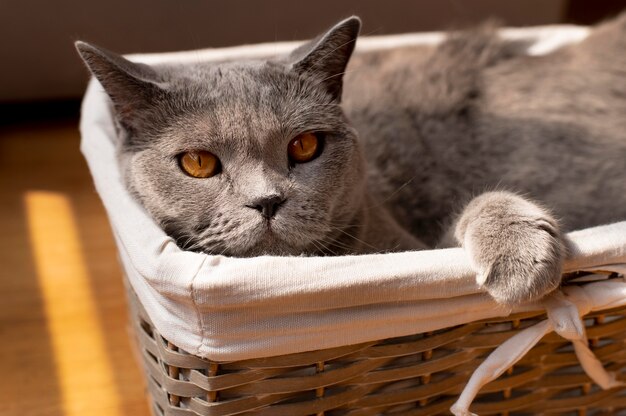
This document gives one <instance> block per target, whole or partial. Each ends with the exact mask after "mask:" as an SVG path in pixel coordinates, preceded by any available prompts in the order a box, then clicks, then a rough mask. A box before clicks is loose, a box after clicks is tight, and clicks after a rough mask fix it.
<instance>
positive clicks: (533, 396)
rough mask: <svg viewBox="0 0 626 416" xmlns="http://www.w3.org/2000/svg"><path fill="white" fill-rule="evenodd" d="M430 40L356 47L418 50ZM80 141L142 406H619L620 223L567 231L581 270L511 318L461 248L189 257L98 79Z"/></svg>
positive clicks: (188, 415) (194, 55)
mask: <svg viewBox="0 0 626 416" xmlns="http://www.w3.org/2000/svg"><path fill="white" fill-rule="evenodd" d="M507 33H508V35H509V36H512V37H513V38H516V39H517V38H519V37H520V36H522V35H523V37H524V38H526V37H528V39H529V40H531V41H532V40H533V39H535V40H536V39H543V41H541V42H538V43H536V44H534V46H537V48H535V49H536V51H535V52H539V51H543V52H546V51H547V50H549V49H550V48H554V47H555V45H558V44H560V43H559V42H560V41H562V40H563V39H564V38H566V39H568V42H571V41H576V40H580V39H582V38H584V36H586V34H587V31H586V30H584V29H583V28H564V29H559V28H556V29H555V28H546V29H542V28H538V29H532V30H530V29H529V30H527V29H520V30H519V31H516V30H513V31H509V32H503V34H507ZM564 34H565V35H567V36H563V35H564ZM436 35H437V34H434V35H433V34H425V35H408V36H394V37H382V38H378V39H375V38H370V39H367V41H365V42H362V43H361V44H362V45H363V44H365V46H367V47H370V48H379V47H393V46H398V45H406V44H412V43H414V42H419V43H420V44H424V43H426V44H430V43H432V41H436V40H437V39H441V36H436ZM559 39H560V40H559ZM542 42H543V43H542ZM279 47H280V48H282V50H283V51H287V50H291V49H292V48H293V47H294V45H293V44H282V45H278V44H269V45H258V46H257V47H249V48H248V47H245V48H234V49H232V50H230V49H228V50H226V49H225V50H213V51H212V50H208V51H203V52H202V51H201V52H195V51H194V52H189V53H184V52H183V53H179V54H173V55H168V56H162V55H154V56H142V57H136V58H139V59H140V60H142V61H144V62H161V61H162V59H170V60H172V59H173V60H175V61H180V62H183V61H184V60H193V61H196V60H197V59H199V57H200V56H202V57H203V59H224V58H227V57H242V56H243V57H252V56H266V55H267V54H269V53H278V50H277V48H279ZM81 133H82V137H83V142H82V144H81V148H82V151H83V153H84V154H85V157H86V159H87V162H88V164H89V167H90V169H91V171H92V174H93V177H94V181H95V184H96V188H97V190H98V193H99V194H100V196H101V197H102V200H103V203H104V205H105V208H106V210H107V213H108V215H109V219H110V222H111V225H112V228H113V231H114V235H115V237H116V239H117V242H118V247H119V252H120V259H121V261H122V264H123V267H124V269H125V272H126V275H127V280H128V284H127V288H128V295H129V296H128V297H129V304H130V305H131V322H132V326H133V329H134V333H135V335H136V338H137V341H138V342H137V346H138V351H139V353H140V354H139V355H140V356H141V359H142V361H143V364H144V367H145V370H146V374H147V384H148V387H149V391H150V395H151V400H152V409H153V412H154V414H155V415H157V416H161V415H176V416H178V415H181V416H182V415H185V416H194V415H212V416H217V415H220V416H226V415H244V414H246V415H247V414H255V415H285V416H297V415H375V414H376V415H378V414H389V415H392V414H393V415H399V414H402V415H434V414H447V413H448V412H449V409H450V408H451V406H453V405H454V406H453V407H454V409H455V410H454V411H455V412H456V414H458V415H463V416H466V415H468V414H469V413H468V411H467V409H468V407H469V406H470V404H471V403H472V401H473V404H472V406H471V409H472V410H473V411H475V412H477V413H480V414H482V415H488V414H503V415H504V414H510V413H526V414H529V413H530V414H539V413H549V414H555V413H561V414H578V415H581V414H594V415H601V414H615V413H616V412H618V411H619V410H621V409H626V394H625V390H626V388H625V387H623V386H622V384H621V383H620V381H619V380H622V379H624V378H625V377H623V370H622V368H623V367H624V365H626V352H624V348H623V347H624V346H623V344H624V339H626V319H625V317H624V316H625V315H626V281H624V279H623V278H620V277H619V275H618V273H621V274H622V275H623V274H626V222H623V223H617V224H613V225H609V226H604V227H596V228H595V229H588V230H582V231H578V232H575V233H571V234H569V235H568V238H569V237H572V238H573V240H572V241H573V245H572V247H570V248H571V250H570V255H571V256H570V258H568V260H567V261H566V264H565V269H566V270H567V271H568V272H576V271H580V270H591V271H594V274H592V275H588V276H582V277H581V276H578V275H576V276H573V275H572V276H568V280H567V281H568V282H569V283H568V285H569V286H568V287H565V288H564V290H563V291H558V292H557V293H556V294H555V295H554V296H552V297H550V298H549V299H547V300H546V301H544V302H540V303H537V304H533V305H524V306H523V307H520V308H518V309H516V310H515V311H516V313H515V314H512V313H511V310H509V309H507V308H506V307H503V306H501V305H497V304H495V302H493V300H492V299H491V298H490V297H489V296H488V295H486V294H484V293H482V292H481V289H480V288H479V287H477V284H476V281H475V272H474V270H473V269H472V267H471V265H470V263H469V261H468V260H467V257H466V255H465V253H464V252H463V250H462V249H460V248H457V249H448V250H445V251H444V250H431V251H428V252H406V253H389V254H384V255H371V256H360V257H358V259H355V258H352V259H350V258H348V257H344V258H342V257H325V258H321V257H320V258H297V257H295V258H287V257H275V258H272V257H268V256H265V257H260V258H254V259H233V258H224V257H222V256H208V255H203V254H200V253H191V252H184V251H182V250H180V249H179V248H178V247H176V245H175V243H174V242H173V241H172V240H171V239H170V238H168V237H167V236H166V235H165V233H164V232H163V230H161V229H160V228H159V227H158V226H156V225H155V224H154V222H153V220H151V219H150V218H149V217H148V216H147V214H146V213H145V211H144V210H143V209H142V208H141V207H140V206H139V205H138V203H137V201H135V200H134V199H133V198H132V196H131V195H130V194H129V193H128V191H127V190H126V188H125V187H124V185H123V182H122V180H121V177H120V174H119V170H117V169H115V166H116V165H117V159H116V156H115V155H116V146H115V143H116V133H115V129H114V122H113V116H112V113H111V108H110V103H109V101H108V99H107V98H106V95H105V94H104V92H103V91H102V90H101V88H100V87H99V85H97V83H96V82H95V81H93V80H92V82H91V83H90V86H89V89H88V92H87V94H86V95H85V100H84V104H83V110H82V116H81ZM603 270H606V271H608V272H607V273H604V274H603V272H602V271H603ZM311 276H314V277H315V279H314V280H313V279H311ZM572 277H575V279H573V280H572V279H569V278H572ZM574 280H575V283H574ZM594 280H596V281H594ZM597 280H600V281H597ZM607 280H608V281H607ZM311 282H313V283H314V284H311ZM559 296H560V297H559ZM546 311H547V312H546ZM589 311H594V312H592V313H589ZM580 315H585V317H584V319H583V320H582V321H581V319H580ZM485 318H489V319H487V320H485ZM583 323H584V324H583ZM316 329H317V330H318V331H320V332H319V333H318V332H315V331H316ZM424 331H432V332H424ZM551 331H556V332H551ZM417 332H418V333H417ZM161 334H163V335H161ZM411 334H412V335H411ZM544 335H545V336H544ZM399 336H401V337H399ZM168 340H169V341H168ZM537 341H538V342H537ZM587 344H588V345H587ZM533 345H534V347H533ZM184 349H186V350H187V351H189V352H191V353H188V352H185V351H183V350H184ZM311 350H313V351H311ZM306 351H309V352H306ZM196 354H197V355H196ZM281 354H282V355H281ZM206 357H210V358H211V360H210V359H207V358H206ZM260 357H264V358H260ZM212 360H219V361H212ZM513 363H514V365H513V366H512V367H511V365H512V364H513ZM509 367H511V368H509ZM507 368H508V370H507ZM592 380H593V381H592ZM490 381H491V382H490ZM601 387H602V388H601ZM624 414H626V411H625V412H624Z"/></svg>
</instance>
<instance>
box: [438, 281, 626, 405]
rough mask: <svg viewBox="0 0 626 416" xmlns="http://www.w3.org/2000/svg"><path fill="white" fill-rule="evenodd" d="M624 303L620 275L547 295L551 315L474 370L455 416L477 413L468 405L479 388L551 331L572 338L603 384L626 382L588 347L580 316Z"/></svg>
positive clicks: (589, 370) (589, 369)
mask: <svg viewBox="0 0 626 416" xmlns="http://www.w3.org/2000/svg"><path fill="white" fill-rule="evenodd" d="M625 303H626V283H625V282H624V280H621V279H620V280H619V281H605V282H597V283H591V284H588V285H585V286H568V287H565V288H563V289H562V290H561V291H558V292H555V293H554V294H552V295H550V296H548V297H547V298H546V299H545V300H543V301H542V305H543V306H544V307H545V309H546V312H547V314H548V319H546V320H544V321H542V322H540V323H538V324H536V325H534V326H531V327H529V328H526V329H525V330H523V331H521V332H519V333H518V334H516V335H514V336H512V337H511V338H509V339H508V340H507V341H505V342H504V343H503V344H502V345H500V346H499V347H498V348H496V349H495V350H494V351H493V352H492V353H491V354H490V355H489V356H488V357H487V358H486V359H485V361H483V363H482V364H481V365H480V366H478V368H477V369H476V370H475V371H474V373H473V374H472V377H471V378H470V380H469V381H468V383H467V385H466V386H465V388H464V389H463V392H462V393H461V395H460V396H459V398H458V400H457V401H456V403H454V405H452V407H451V408H450V411H451V412H452V413H453V414H454V415H456V416H477V415H476V414H474V413H472V412H470V411H469V407H470V405H471V404H472V401H473V400H474V398H475V397H476V395H477V394H478V392H479V391H480V389H481V388H482V387H483V386H484V385H485V384H487V383H489V382H490V381H492V380H495V379H496V378H498V377H499V376H500V375H502V374H503V373H504V372H505V371H506V370H507V369H508V368H510V367H511V366H512V365H514V364H515V363H516V362H517V361H519V360H520V359H521V358H522V357H523V356H524V355H526V353H527V352H528V351H529V350H530V349H531V348H533V347H534V346H535V344H537V342H539V340H540V339H541V338H543V336H544V335H546V334H548V333H549V332H551V331H555V332H556V333H557V334H559V335H560V336H562V337H563V338H565V339H568V340H570V341H571V342H572V344H573V345H574V351H575V353H576V357H577V358H578V360H579V361H580V365H581V366H582V368H583V370H585V373H587V375H588V376H589V377H590V378H591V379H592V380H593V381H595V382H596V383H597V384H598V385H599V386H600V387H601V388H603V389H605V390H606V389H610V388H613V387H617V386H623V385H625V384H624V383H623V382H621V381H619V380H617V379H616V377H615V374H613V373H609V372H607V371H606V370H605V369H604V367H603V366H602V363H601V362H600V360H598V358H597V357H596V356H595V355H594V354H593V352H592V351H591V350H590V349H589V346H588V342H587V335H586V332H585V325H584V324H583V322H582V320H581V317H582V316H584V315H586V314H587V313H589V312H590V311H592V310H601V309H608V308H612V307H617V306H621V305H623V304H625Z"/></svg>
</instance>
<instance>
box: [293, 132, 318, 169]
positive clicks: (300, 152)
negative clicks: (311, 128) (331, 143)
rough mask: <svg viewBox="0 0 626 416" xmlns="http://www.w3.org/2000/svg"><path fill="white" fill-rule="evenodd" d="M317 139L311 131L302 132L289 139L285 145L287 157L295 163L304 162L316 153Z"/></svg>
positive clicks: (311, 158)
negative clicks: (286, 145)
mask: <svg viewBox="0 0 626 416" xmlns="http://www.w3.org/2000/svg"><path fill="white" fill-rule="evenodd" d="M318 149H319V140H318V139H317V136H316V135H315V134H313V133H302V134H299V135H297V136H296V137H294V138H293V139H291V141H290V142H289V146H288V147H287V153H288V154H289V159H291V161H292V162H295V163H305V162H308V161H310V160H313V159H314V158H315V157H316V156H317V155H318V153H319V152H318Z"/></svg>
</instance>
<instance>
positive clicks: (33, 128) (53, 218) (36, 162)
mask: <svg viewBox="0 0 626 416" xmlns="http://www.w3.org/2000/svg"><path fill="white" fill-rule="evenodd" d="M77 124H78V120H77V119H69V120H64V121H53V122H43V123H42V122H38V123H29V124H24V123H22V124H15V125H10V126H6V125H5V126H0V229H1V230H2V233H1V234H0V235H1V236H2V237H1V238H0V365H1V367H0V368H1V371H0V415H2V416H4V415H11V416H13V415H16V416H39V415H41V416H70V415H72V416H78V415H81V416H85V415H87V416H98V415H106V416H118V415H133V416H142V415H149V411H148V405H147V401H146V398H145V393H144V381H143V378H142V377H143V375H142V373H141V372H140V370H139V366H138V364H137V362H136V361H135V358H134V355H133V352H132V349H131V343H130V341H129V336H128V333H127V319H126V304H125V298H124V292H123V285H122V280H121V271H120V266H119V264H118V261H117V257H116V251H115V246H114V243H113V239H112V236H111V232H110V229H109V225H108V223H107V219H106V215H105V213H104V210H103V208H102V205H101V203H100V200H99V199H98V196H97V194H96V193H95V191H94V187H93V185H92V181H91V177H90V175H89V172H88V171H87V167H86V164H85V162H84V160H83V158H82V155H81V154H80V152H79V148H78V146H79V134H78V130H77Z"/></svg>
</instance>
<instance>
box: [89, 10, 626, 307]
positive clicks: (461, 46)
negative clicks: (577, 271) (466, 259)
mask: <svg viewBox="0 0 626 416" xmlns="http://www.w3.org/2000/svg"><path fill="white" fill-rule="evenodd" d="M359 26H360V24H359V21H358V20H357V19H354V18H353V19H347V20H345V21H343V22H341V23H339V24H338V25H337V26H335V27H334V28H332V29H331V30H330V31H328V32H327V33H326V34H324V35H323V36H321V37H319V38H317V39H315V40H313V41H311V42H310V43H308V44H305V45H303V46H302V47H300V48H298V49H297V50H296V51H294V52H293V53H291V54H290V55H289V56H286V57H280V58H277V59H270V60H258V61H240V62H225V63H211V64H207V63H197V64H191V65H169V66H162V67H155V68H150V67H147V66H144V65H136V64H132V63H130V62H128V61H126V60H124V59H123V58H121V57H119V56H117V55H115V54H112V53H109V52H107V51H103V50H100V49H97V48H94V47H92V46H90V45H87V44H78V48H79V51H80V52H81V55H82V56H83V58H84V59H85V61H86V62H87V64H88V66H89V67H90V69H91V70H92V72H93V73H94V75H95V76H96V77H97V78H98V79H99V80H100V82H101V83H102V84H103V86H104V88H105V90H106V91H107V93H108V94H109V96H110V97H111V98H112V101H113V104H114V106H115V110H116V114H117V120H118V122H119V127H120V130H119V131H120V136H121V142H120V162H121V166H122V168H123V169H124V177H125V179H126V181H127V184H128V186H129V189H130V190H131V191H132V192H133V193H134V194H135V195H136V196H137V198H138V199H139V201H141V202H142V203H143V205H144V206H145V207H146V209H147V210H148V211H149V212H150V213H151V214H152V215H153V217H154V218H155V219H156V220H157V221H158V222H159V223H160V224H161V225H162V226H163V228H164V229H165V230H166V232H167V233H168V234H170V235H172V236H173V237H174V238H175V239H176V240H177V242H178V243H179V244H180V245H181V246H182V247H184V248H188V249H193V250H200V251H205V252H209V253H213V254H227V255H234V256H250V255H261V254H282V255H298V254H309V255H316V254H317V255H319V254H324V255H328V254H331V255H339V254H352V253H367V252H385V251H394V250H410V249H421V248H426V247H434V246H436V245H443V244H450V243H451V242H452V241H453V240H454V239H456V242H457V243H459V244H461V245H463V246H464V247H465V248H466V249H467V250H468V252H469V253H470V258H471V259H472V261H473V263H474V265H475V267H476V269H477V272H478V281H479V282H480V283H482V284H485V285H486V287H487V289H488V290H489V291H490V293H491V294H492V295H493V296H494V297H495V298H496V299H497V300H498V301H501V302H509V303H510V302H519V301H524V300H529V299H533V298H537V297H539V296H541V295H543V294H545V293H546V292H549V291H550V290H552V289H553V288H554V287H556V286H557V285H558V282H559V276H560V271H561V267H562V261H563V258H564V256H565V245H566V243H565V241H564V240H563V237H562V234H561V229H560V227H559V224H558V222H557V220H555V219H554V218H553V217H552V215H551V214H550V212H549V211H547V210H546V209H544V208H541V207H540V206H538V205H537V204H536V203H534V202H531V201H530V200H526V199H525V198H524V197H521V196H518V195H516V194H512V193H509V192H503V191H498V190H510V191H514V192H517V193H521V194H523V195H527V196H529V197H531V198H532V200H535V201H539V202H541V203H543V204H544V205H545V206H546V207H547V208H549V209H552V210H553V211H554V212H555V213H556V215H557V217H559V218H561V219H562V223H563V224H564V226H565V227H566V229H572V228H581V227H586V226H590V225H594V224H599V223H606V222H612V221H617V220H621V219H626V120H625V117H624V115H625V114H626V58H624V57H625V56H626V16H623V17H622V18H621V19H620V20H618V21H616V22H614V23H612V24H611V25H607V26H605V27H601V28H599V29H597V30H596V31H595V32H594V34H592V36H591V37H590V38H589V39H588V40H586V41H585V42H583V43H582V44H580V45H574V46H571V47H567V48H564V49H562V50H560V51H557V52H555V53H553V54H550V55H548V56H545V57H529V56H525V55H524V54H523V53H519V45H514V44H507V43H504V42H502V41H500V40H498V39H497V37H496V36H495V34H494V33H492V32H493V31H490V30H488V29H484V28H483V29H480V30H475V31H473V32H469V33H465V34H457V35H453V36H452V37H451V38H450V39H449V40H448V41H446V42H445V43H444V44H443V45H442V46H439V47H437V48H430V47H411V48H401V49H395V50H382V51H377V52H363V53H360V54H356V55H355V57H354V58H353V60H352V63H351V66H350V67H348V69H347V72H346V76H345V82H342V81H343V79H342V78H344V77H343V74H344V71H345V69H346V64H347V62H348V60H349V58H350V56H351V54H352V51H353V47H354V41H355V38H356V35H357V34H358V30H359ZM342 99H343V102H341V105H340V101H341V100H342ZM306 132H309V133H306ZM303 140H308V141H309V142H314V144H315V147H314V148H313V152H312V153H310V155H309V156H307V158H306V159H302V160H300V159H298V158H297V157H296V159H294V157H293V155H292V154H291V153H290V152H291V151H292V145H293V144H294V143H296V144H298V145H299V146H302V148H301V150H302V151H303V152H304V150H306V149H305V148H304V145H303ZM288 149H289V150H288ZM200 151H202V152H204V153H203V155H204V156H202V157H206V158H208V159H201V158H200V156H199V154H200V153H199V152H200ZM190 155H191V156H190ZM189 157H191V159H189ZM183 158H188V159H185V160H192V162H193V161H196V162H197V166H196V167H197V168H198V169H200V168H201V167H202V169H205V170H206V166H207V165H206V163H205V162H203V160H209V161H212V163H213V162H215V163H214V164H211V165H210V167H211V168H212V167H215V169H210V171H208V173H207V175H204V176H202V179H199V178H200V176H196V174H195V173H193V172H194V171H189V170H187V171H186V173H185V172H184V170H185V169H187V168H186V167H185V166H186V165H185V163H187V162H185V163H183ZM193 163H195V162H193ZM203 163H204V165H203V166H200V165H202V164H203ZM190 172H192V174H191V175H190ZM190 176H193V177H190ZM494 190H496V191H495V192H486V193H484V192H485V191H494ZM472 197H475V198H474V199H472ZM468 202H469V204H468ZM466 204H467V205H466ZM463 207H465V208H463Z"/></svg>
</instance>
